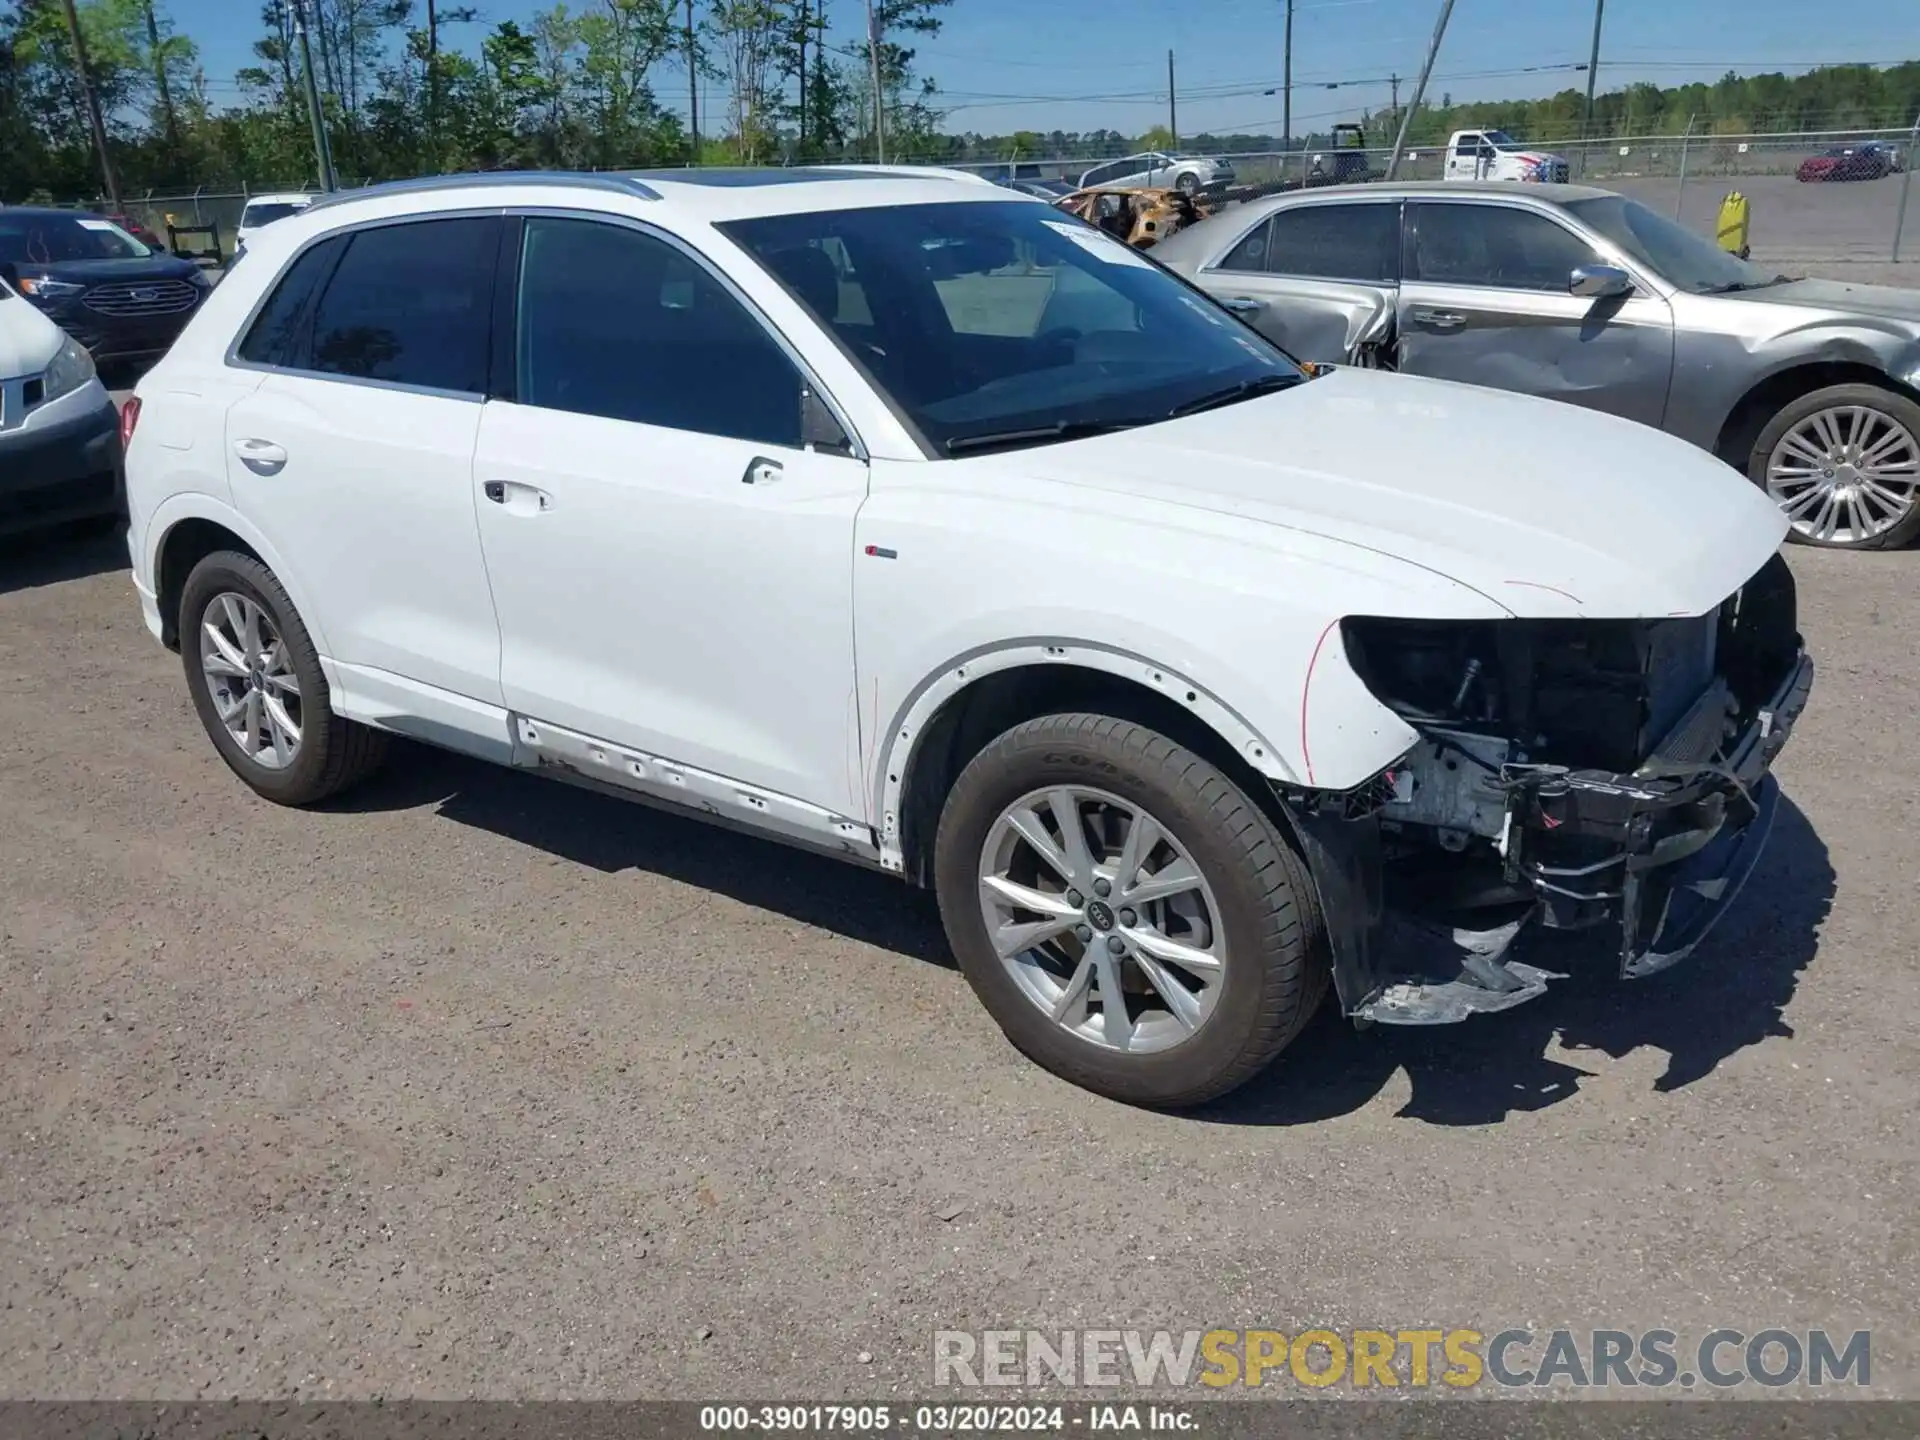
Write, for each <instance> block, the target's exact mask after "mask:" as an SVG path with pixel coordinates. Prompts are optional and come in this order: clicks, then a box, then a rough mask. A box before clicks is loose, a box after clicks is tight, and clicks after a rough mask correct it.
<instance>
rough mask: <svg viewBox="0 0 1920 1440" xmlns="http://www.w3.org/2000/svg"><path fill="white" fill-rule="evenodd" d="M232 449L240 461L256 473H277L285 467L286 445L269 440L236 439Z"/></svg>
mask: <svg viewBox="0 0 1920 1440" xmlns="http://www.w3.org/2000/svg"><path fill="white" fill-rule="evenodd" d="M233 450H234V453H235V454H236V455H238V456H239V457H240V463H241V464H242V465H244V466H246V467H247V468H248V469H249V470H251V471H253V473H254V474H256V475H278V474H279V473H280V472H281V470H283V469H284V468H286V463H287V451H286V447H285V446H284V445H276V444H274V443H273V441H271V440H254V439H246V440H236V441H234V442H233Z"/></svg>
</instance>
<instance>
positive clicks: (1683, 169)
mask: <svg viewBox="0 0 1920 1440" xmlns="http://www.w3.org/2000/svg"><path fill="white" fill-rule="evenodd" d="M1699 118H1700V117H1699V116H1697V115H1689V116H1688V117H1687V133H1686V134H1684V135H1682V136H1681V137H1680V193H1679V194H1678V195H1675V196H1674V197H1673V218H1674V220H1675V221H1676V222H1677V221H1678V220H1679V219H1680V207H1681V206H1682V205H1684V204H1686V203H1687V146H1688V144H1689V143H1691V141H1692V140H1693V122H1694V121H1696V120H1698V119H1699Z"/></svg>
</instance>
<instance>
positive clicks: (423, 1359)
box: [0, 540, 1920, 1398]
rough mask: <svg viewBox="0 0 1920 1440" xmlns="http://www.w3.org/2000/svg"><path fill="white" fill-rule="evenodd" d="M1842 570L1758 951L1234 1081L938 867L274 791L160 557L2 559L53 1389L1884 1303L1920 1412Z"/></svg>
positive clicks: (3, 1077)
mask: <svg viewBox="0 0 1920 1440" xmlns="http://www.w3.org/2000/svg"><path fill="white" fill-rule="evenodd" d="M1793 561H1794V566H1795V569H1796V571H1797V573H1798V575H1799V576H1800V580H1801V585H1802V596H1803V601H1802V609H1803V615H1804V628H1805V630H1806V632H1807V634H1808V636H1809V639H1810V642H1811V644H1812V646H1813V647H1814V649H1815V651H1816V652H1817V654H1818V656H1819V659H1820V663H1821V679H1820V682H1819V685H1818V688H1817V689H1816V692H1815V698H1814V703H1813V705H1812V708H1811V709H1810V711H1809V712H1808V715H1807V717H1806V719H1805V720H1804V722H1803V725H1802V729H1801V731H1800V733H1799V734H1798V735H1797V736H1796V739H1795V742H1794V744H1793V745H1792V746H1791V747H1790V748H1789V749H1788V751H1787V753H1786V756H1785V758H1784V762H1783V765H1782V775H1783V779H1784V783H1785V789H1786V792H1787V795H1788V797H1789V802H1790V803H1788V804H1787V805H1785V806H1783V809H1782V819H1781V823H1780V826H1779V829H1778V831H1777V834H1776V838H1775V841H1774V844H1773V847H1772V849H1771V851H1770V853H1769V855H1768V857H1767V859H1766V860H1765V862H1764V863H1763V867H1762V871H1761V873H1760V874H1759V875H1758V876H1757V877H1756V879H1755V881H1754V883H1753V885H1752V887H1751V888H1750V890H1749V892H1748V894H1747V895H1746V896H1745V897H1744V903H1742V905H1741V906H1740V908H1739V910H1738V912H1737V914H1736V915H1734V916H1733V917H1731V918H1730V919H1729V920H1728V922H1727V923H1726V924H1724V925H1723V927H1722V928H1721V929H1720V930H1719V931H1718V932H1717V935H1716V937H1715V938H1714V940H1713V941H1712V943H1711V944H1710V945H1709V946H1708V947H1707V949H1706V950H1705V952H1704V953H1702V954H1700V955H1698V956H1697V957H1696V958H1695V959H1694V960H1693V961H1692V962H1691V963H1689V964H1688V965H1686V966H1685V967H1684V968H1682V969H1681V970H1680V971H1679V972H1677V973H1673V974H1669V975H1667V976H1664V977H1661V978H1658V979H1655V980H1651V981H1646V982H1641V983H1640V984H1638V985H1636V986H1633V987H1631V988H1623V987H1621V986H1619V985H1617V984H1616V983H1614V982H1613V981H1611V980H1610V979H1608V978H1607V977H1606V976H1605V974H1604V973H1603V972H1604V963H1603V962H1604V957H1603V956H1601V955H1598V954H1597V953H1595V952H1591V951H1587V952H1565V951H1558V952H1553V953H1551V954H1550V955H1549V957H1548V960H1547V963H1549V964H1556V963H1564V962H1571V963H1576V964H1581V965H1583V966H1585V967H1587V968H1586V969H1584V970H1583V972H1582V974H1581V975H1580V976H1579V977H1577V978H1576V979H1574V980H1572V981H1569V982H1567V983H1566V984H1564V985H1563V986H1561V987H1560V988H1558V989H1556V990H1554V991H1553V992H1552V993H1551V994H1550V995H1549V996H1548V997H1547V998H1546V999H1544V1000H1542V1001H1539V1002H1536V1003H1535V1004H1533V1005H1531V1006H1528V1007H1525V1008H1523V1009H1521V1010H1519V1011H1516V1012H1514V1013H1512V1014H1510V1015H1506V1016H1496V1017H1489V1018H1484V1019H1482V1020H1479V1021H1476V1022H1473V1023H1471V1024H1469V1025H1467V1026H1464V1027H1455V1028H1449V1029H1445V1030H1440V1031H1436V1032H1431V1033H1425V1034H1420V1033H1413V1034H1409V1033H1404V1032H1401V1033H1395V1032H1388V1031H1379V1030H1376V1031H1373V1032H1371V1033H1368V1034H1355V1033H1354V1032H1352V1031H1351V1030H1350V1029H1347V1028H1345V1027H1343V1026H1342V1025H1340V1024H1339V1023H1337V1022H1336V1021H1335V1020H1333V1019H1332V1018H1330V1017H1323V1021H1322V1023H1319V1024H1317V1025H1316V1026H1315V1027H1314V1028H1312V1029H1311V1030H1310V1031H1309V1032H1308V1034H1307V1035H1306V1036H1305V1037H1303V1039H1302V1040H1301V1041H1300V1042H1299V1043H1298V1044H1297V1046H1296V1047H1295V1048H1294V1049H1293V1050H1292V1051H1290V1052H1289V1053H1288V1054H1287V1055H1286V1056H1285V1057H1283V1059H1282V1061H1281V1062H1280V1064H1279V1065H1278V1067H1277V1068H1276V1069H1275V1070H1274V1071H1273V1072H1272V1073H1271V1075H1270V1076H1269V1077H1267V1078H1266V1079H1264V1080H1263V1081H1261V1082H1258V1083H1257V1084H1256V1085H1255V1086H1254V1087H1253V1088H1252V1089H1251V1090H1249V1091H1247V1092H1244V1093H1243V1094H1242V1095H1240V1096H1239V1097H1236V1098H1234V1099H1232V1100H1231V1101H1229V1102H1227V1103H1225V1104H1223V1105H1221V1106H1219V1107H1217V1108H1215V1109H1214V1110H1212V1111H1210V1112H1207V1113H1205V1114H1202V1115H1199V1116H1191V1117H1184V1118H1180V1117H1168V1116H1159V1115H1151V1114H1144V1113H1139V1112H1135V1111H1130V1110H1127V1109H1124V1108H1122V1107H1119V1106H1116V1105H1113V1104H1110V1103H1107V1102H1105V1101H1102V1100H1099V1099H1096V1098H1094V1097H1093V1096H1091V1095H1088V1094H1085V1093H1082V1092H1080V1091H1077V1090H1074V1089H1072V1088H1070V1087H1068V1086H1066V1085H1065V1084H1063V1083H1061V1082H1059V1081H1056V1080H1054V1079H1052V1078H1051V1077H1049V1076H1047V1075H1046V1074H1044V1073H1042V1072H1040V1071H1038V1070H1036V1069H1034V1068H1033V1067H1032V1066H1030V1065H1028V1064H1027V1063H1025V1062H1024V1061H1023V1060H1022V1059H1021V1058H1020V1057H1019V1056H1018V1055H1016V1054H1015V1053H1014V1052H1013V1051H1012V1050H1011V1049H1010V1048H1009V1047H1008V1046H1007V1045H1006V1044H1005V1042H1004V1041H1003V1040H1002V1039H1001V1038H1000V1036H999V1034H998V1033H997V1031H995V1030H994V1028H993V1027H992V1025H991V1024H990V1023H989V1021H988V1020H987V1018H986V1016H985V1014H984V1013H983V1012H982V1010H981V1009H980V1008H979V1006H978V1005H977V1004H976V1003H975V1002H974V1001H973V999H972V997H971V995H970V994H969V992H968V991H967V989H966V987H965V985H964V983H963V982H962V980H961V978H960V977H959V975H958V974H957V973H956V971H955V970H954V969H953V968H952V966H951V964H950V962H949V961H948V959H947V958H946V956H945V954H944V951H943V947H942V942H941V937H940V932H939V928H938V926H937V924H936V921H935V918H934V916H933V914H932V912H931V909H930V907H929V906H928V905H927V904H926V903H925V902H924V901H923V900H921V899H919V898H918V897H916V896H914V895H912V894H910V893H908V892H906V891H904V890H900V889H897V888H895V886H894V884H893V883H892V882H890V881H888V880H885V879H883V878H881V877H878V876H870V875H867V874H864V873H862V872H857V871H853V870H850V869H843V868H840V867H838V866H836V865H835V864H833V863H832V862H828V861H824V860H816V859H814V858H811V857H808V856H804V855H800V854H798V853H795V852H790V851H787V850H784V849H781V848H777V847H774V846H772V845H768V844H764V843H760V842H755V841H750V840H746V839H742V838H738V837H734V836H730V835H727V834H723V833H721V832H718V831H715V830H711V829H708V828H705V827H702V826H700V825H698V824H696V823H694V822H691V821H684V820H678V819H672V818H667V817H663V816H660V815H657V814H654V813H653V812H650V811H647V810H644V809H640V808H638V807H633V806H628V805H625V804H623V803H621V802H618V801H613V800H608V799H603V798H600V797H597V796H592V795H588V794H584V793H582V792H578V791H575V790H572V789H569V788H565V787H562V786H559V785H555V784H552V783H550V782H544V781H541V780H538V779H535V778H532V777H529V776H525V775H520V774H512V773H508V772H505V771H501V770H495V769H489V768H486V767H483V766H481V765H478V764H474V763H469V762H466V761H463V760H460V759H456V758H453V757H449V756H445V755H440V754H436V753H432V752H428V751H425V750H418V749H407V750H404V751H402V752H400V753H399V754H398V755H397V756H396V759H395V761H394V763H393V765H392V767H391V770H390V772H389V773H388V774H387V775H386V776H385V777H384V778H383V779H382V780H380V781H378V782H376V783H375V784H374V785H373V786H372V787H371V788H369V789H367V790H365V791H364V792H362V793H360V794H359V795H358V796H356V797H354V798H353V799H352V800H351V802H350V803H343V804H341V805H339V806H338V807H337V808H334V809H331V810H328V811H323V812H320V813H297V812H292V811H287V810H280V809H276V808H274V807H272V806H270V805H267V804H265V803H264V802H261V801H259V800H256V799H254V798H253V797H252V796H251V795H250V794H249V793H247V792H245V791H244V790H243V789H242V787H241V786H240V785H239V783H238V782H237V781H236V780H235V779H234V778H233V777H232V776H231V775H230V774H229V773H228V772H227V771H226V769H225V768H224V767H223V766H222V765H221V763H220V762H219V761H218V759H217V758H216V757H215V755H214V752H213V749H212V747H211V746H210V745H209V744H208V742H207V741H206V739H205V738H204V736H203V735H202V734H201V732H200V729H199V726H198V724H197V722H196V721H195V718H194V716H193V714H192V712H191V710H190V708H189V705H188V702H187V699H186V695H185V691H184V689H183V688H182V685H181V677H180V672H179V662H178V661H177V660H176V659H175V658H174V657H173V656H171V655H169V654H167V653H165V652H164V651H162V650H160V649H159V648H158V647H157V646H156V645H154V644H153V643H152V642H151V641H150V640H149V638H148V637H147V635H146V632H145V631H144V629H143V628H142V627H141V624H140V621H139V617H138V614H137V611H136V607H135V603H134V598H133V595H132V593H131V590H130V588H129V585H128V581H127V577H126V575H125V572H124V556H123V554H122V553H121V552H120V550H119V549H118V547H117V543H116V542H115V541H113V540H102V541H89V542H70V543H64V544H61V545H57V546H56V545H47V546H43V547H41V548H40V549H39V550H38V551H37V552H34V553H28V554H21V553H15V554H10V555H7V556H5V557H4V558H0V737H4V738H0V817H4V825H0V875H4V877H5V880H4V892H3V893H4V905H0V986H3V987H4V992H3V993H4V995H5V997H6V1004H5V1006H4V1007H3V1008H0V1157H3V1159H4V1163H0V1395H6V1396H41V1397H67V1398H77V1397H94V1396H109V1397H154V1396H169V1397H184V1396H196V1395H205V1396H216V1397H218V1396H228V1395H242V1396H294V1395H298V1396H303V1397H318V1396H367V1395H375V1394H385V1395H420V1396H435V1397H449V1396H464V1395H489V1396H563V1395H564V1396H577V1397H592V1396H611V1395H626V1396H671V1397H696V1396H736V1395H738V1394H740V1393H741V1391H742V1390H745V1391H747V1392H750V1393H752V1394H754V1395H758V1396H766V1397H771V1398H793V1397H813V1398H825V1397H831V1396H838V1395H858V1396H876V1397H878V1396H885V1395H906V1394H912V1393H915V1392H918V1393H920V1394H924V1393H925V1392H926V1391H927V1389H928V1379H929V1375H928V1365H929V1355H930V1332H931V1331H932V1330H933V1329H935V1328H936V1327H959V1328H973V1327H986V1326H993V1325H1022V1324H1038V1325H1046V1326H1067V1325H1083V1326H1105V1325H1113V1326H1129V1325H1138V1326H1148V1327H1153V1326H1173V1327H1186V1326H1211V1325H1239V1326H1246V1325H1271V1326H1273V1327H1276V1328H1279V1329H1281V1330H1283V1331H1287V1332H1289V1333H1291V1332H1293V1331H1295V1330H1297V1329H1298V1328H1301V1327H1304V1326H1307V1325H1309V1324H1315V1323H1318V1324H1328V1325H1332V1326H1336V1327H1339V1326H1351V1325H1382V1326H1385V1327H1388V1328H1392V1327H1395V1326H1406V1325H1415V1324H1422V1323H1425V1324H1440V1325H1459V1324H1467V1325H1471V1326H1473V1327H1474V1328H1476V1329H1479V1330H1481V1331H1482V1332H1485V1333H1492V1332H1493V1331H1494V1330H1496V1329H1499V1328H1503V1327H1505V1326H1508V1325H1522V1324H1531V1325H1535V1326H1542V1325H1549V1324H1553V1323H1568V1324H1573V1325H1577V1326H1579V1327H1581V1328H1587V1327H1591V1326H1608V1327H1614V1326H1617V1327H1621V1328H1635V1327H1639V1326H1647V1325H1664V1326H1667V1327H1671V1328H1673V1329H1676V1330H1679V1331H1681V1332H1682V1333H1683V1334H1685V1335H1690V1336H1692V1337H1693V1338H1695V1339H1697V1338H1698V1337H1699V1336H1700V1335H1701V1334H1703V1333H1704V1332H1705V1331H1707V1330H1708V1329H1711V1328H1713V1327H1716V1326H1721V1325H1732V1326H1737V1327H1740V1328H1743V1329H1745V1330H1747V1331H1748V1332H1749V1333H1751V1332H1752V1331H1755V1330H1758V1329H1760V1328H1762V1327H1764V1326H1766V1325H1776V1324H1777V1325H1786V1326H1813V1325H1825V1326H1829V1327H1835V1328H1839V1329H1842V1330H1846V1329H1851V1328H1854V1327H1861V1326H1872V1327H1874V1329H1875V1335H1874V1345H1873V1348H1874V1354H1873V1378H1874V1381H1875V1388H1876V1390H1877V1391H1878V1392H1879V1393H1901V1394H1908V1395H1913V1394H1920V1350H1917V1349H1916V1328H1915V1320H1916V1314H1915V1311H1916V1301H1915V1287H1914V1285H1913V1281H1912V1277H1913V1275H1914V1273H1915V1269H1916V1262H1920V1255H1917V1254H1916V1250H1917V1249H1920V1246H1917V1245H1916V1240H1915V1236H1914V1230H1913V1225H1912V1219H1913V1201H1912V1196H1913V1194H1914V1190H1915V1181H1916V1169H1917V1168H1920V1166H1917V1164H1916V1158H1917V1156H1920V1148H1917V1147H1916V1146H1915V1143H1914V1140H1913V1128H1912V1127H1913V1116H1914V1114H1915V1112H1916V1109H1920V1048H1917V1047H1916V1044H1915V1040H1914V1032H1913V1017H1914V1015H1915V1014H1916V1013H1920V980H1916V976H1915V972H1914V966H1913V942H1912V939H1911V937H1912V935H1913V934H1914V933H1915V932H1916V930H1917V929H1920V887H1917V886H1916V871H1915V863H1914V858H1913V857H1914V854H1915V853H1916V848H1920V843H1917V842H1920V827H1916V823H1915V820H1914V817H1913V804H1914V801H1915V799H1916V797H1917V796H1920V784H1916V780H1920V761H1917V760H1916V759H1915V755H1914V746H1913V744H1912V743H1911V739H1910V737H1909V735H1908V733H1907V732H1906V731H1905V729H1904V723H1903V722H1904V721H1905V720H1906V719H1907V718H1909V717H1911V716H1913V715H1915V714H1920V679H1917V678H1916V676H1915V673H1914V669H1913V666H1912V664H1911V655H1912V636H1913V635H1914V633H1915V632H1916V628H1920V598H1916V597H1917V596H1920V587H1917V586H1916V585H1915V583H1914V579H1913V577H1914V574H1915V570H1914V566H1915V564H1916V563H1917V562H1920V557H1916V556H1915V555H1912V554H1894V555H1886V556H1844V555H1830V554H1817V553H1809V552H1805V551H1795V552H1794V554H1793ZM1543 953H1544V952H1543ZM1535 958H1536V960H1538V959H1539V955H1538V954H1536V956H1535ZM948 1216H950V1217H951V1218H943V1217H948ZM863 1355H864V1356H866V1357H867V1359H865V1360H864V1361H863V1360H862V1358H861V1357H862V1356H863Z"/></svg>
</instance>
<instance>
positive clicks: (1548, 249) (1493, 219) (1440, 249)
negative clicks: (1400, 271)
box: [1407, 205, 1600, 295]
mask: <svg viewBox="0 0 1920 1440" xmlns="http://www.w3.org/2000/svg"><path fill="white" fill-rule="evenodd" d="M1412 215H1413V227H1414V239H1413V244H1412V245H1411V246H1410V247H1409V250H1410V253H1411V256H1412V260H1411V273H1410V274H1409V275H1408V277H1407V278H1408V279H1410V280H1412V279H1419V280H1430V281H1434V282H1435V283H1438V284H1443V285H1490V286H1493V287H1495V288H1497V289H1501V290H1556V291H1559V292H1560V293H1561V294H1563V295H1564V294H1565V293H1566V292H1567V287H1568V284H1569V283H1570V279H1571V277H1572V274H1573V270H1574V267H1575V266H1578V265H1597V264H1599V263H1600V259H1599V257H1598V256H1597V255H1595V254H1594V252H1593V247H1592V246H1591V245H1589V244H1587V242H1586V241H1584V240H1582V239H1581V238H1580V237H1579V236H1578V235H1575V234H1574V233H1573V232H1572V231H1571V230H1568V229H1566V228H1565V227H1564V226H1562V225H1560V224H1558V223H1557V222H1555V221H1552V220H1549V219H1547V218H1546V216H1544V215H1536V214H1534V213H1533V212H1531V211H1528V210H1514V209H1510V208H1508V207H1506V206H1502V205H1416V206H1414V207H1413V211H1412Z"/></svg>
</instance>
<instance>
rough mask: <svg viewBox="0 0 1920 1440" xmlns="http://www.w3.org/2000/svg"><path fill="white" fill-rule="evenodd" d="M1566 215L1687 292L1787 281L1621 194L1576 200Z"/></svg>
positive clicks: (1745, 287)
mask: <svg viewBox="0 0 1920 1440" xmlns="http://www.w3.org/2000/svg"><path fill="white" fill-rule="evenodd" d="M1567 212H1568V213H1569V214H1570V215H1572V216H1573V217H1574V218H1575V219H1576V220H1579V221H1582V222H1584V223H1585V224H1586V225H1587V226H1588V228H1590V229H1593V230H1598V231H1599V232H1600V233H1601V235H1603V236H1604V237H1605V238H1606V239H1608V240H1611V241H1612V242H1613V243H1614V244H1615V245H1618V246H1619V247H1620V248H1621V249H1622V250H1623V251H1625V252H1626V253H1627V254H1628V255H1630V256H1631V257H1632V258H1633V259H1635V260H1637V261H1639V262H1640V263H1641V264H1642V265H1645V266H1646V267H1647V268H1648V269H1649V270H1652V271H1653V272H1654V273H1655V274H1656V275H1659V276H1661V277H1662V278H1663V279H1666V280H1668V281H1669V282H1671V283H1672V284H1675V285H1678V286H1679V287H1680V288H1681V289H1682V290H1692V291H1695V292H1696V293H1705V292H1707V291H1712V290H1733V289H1741V290H1751V289H1757V288H1759V287H1760V286H1763V285H1773V284H1778V283H1780V282H1781V281H1782V280H1784V279H1785V277H1784V276H1781V275H1777V274H1775V273H1774V272H1773V271H1771V270H1763V269H1761V268H1760V267H1759V266H1758V265H1749V264H1748V263H1747V262H1746V261H1745V260H1742V259H1741V258H1740V257H1739V256H1737V255H1730V254H1728V253H1727V252H1726V251H1725V250H1722V249H1721V248H1720V247H1719V246H1718V245H1716V244H1714V243H1713V242H1712V241H1711V240H1707V239H1704V238H1703V237H1701V236H1699V235H1696V234H1694V233H1693V231H1691V230H1689V229H1687V227H1686V226H1684V225H1680V224H1677V223H1675V222H1674V221H1672V220H1669V219H1668V218H1667V217H1666V216H1664V215H1661V214H1658V213H1656V212H1654V211H1652V210H1649V209H1648V208H1647V207H1646V206H1644V205H1642V204H1641V203H1640V202H1639V201H1637V200H1629V199H1627V198H1626V197H1624V196H1621V195H1607V196H1603V197H1600V198H1597V199H1593V200H1575V201H1574V202H1573V203H1572V204H1570V205H1568V206H1567Z"/></svg>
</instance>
